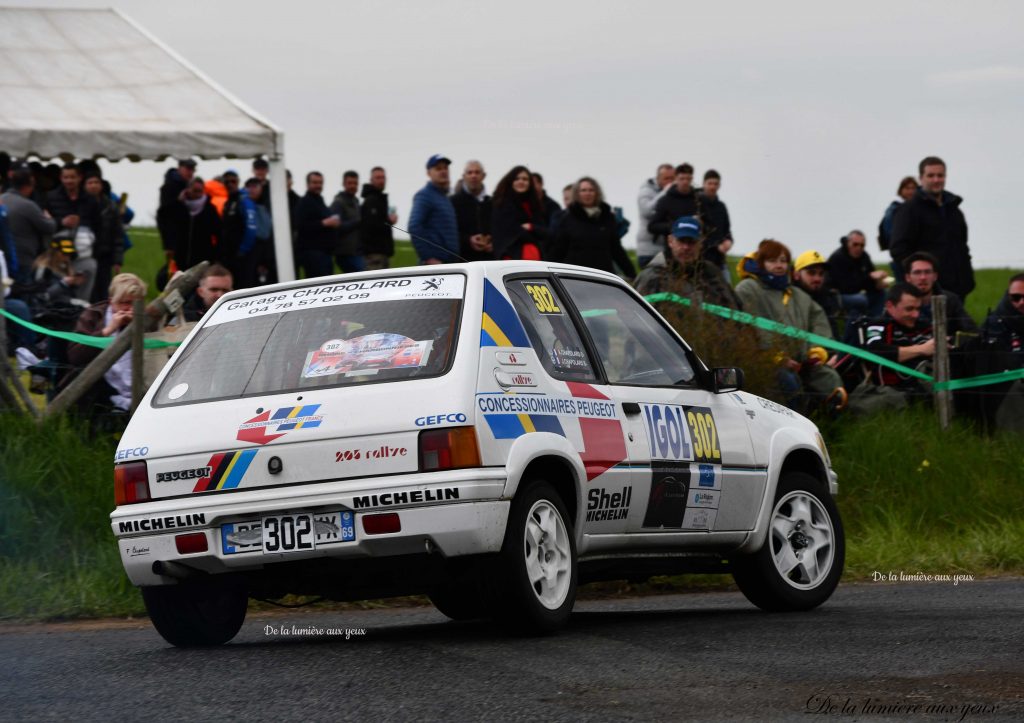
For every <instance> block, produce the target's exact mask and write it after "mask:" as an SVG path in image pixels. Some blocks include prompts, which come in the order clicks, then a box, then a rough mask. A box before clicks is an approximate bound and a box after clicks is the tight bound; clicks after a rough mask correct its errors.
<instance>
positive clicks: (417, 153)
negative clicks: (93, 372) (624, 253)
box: [13, 0, 1024, 267]
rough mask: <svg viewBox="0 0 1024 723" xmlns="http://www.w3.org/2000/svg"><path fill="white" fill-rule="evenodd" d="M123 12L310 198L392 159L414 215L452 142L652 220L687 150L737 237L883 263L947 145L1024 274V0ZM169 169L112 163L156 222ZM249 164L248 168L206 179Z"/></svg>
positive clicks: (461, 156) (155, 6)
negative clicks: (656, 191) (206, 88)
mask: <svg viewBox="0 0 1024 723" xmlns="http://www.w3.org/2000/svg"><path fill="white" fill-rule="evenodd" d="M13 4H17V5H20V6H36V5H38V6H41V7H54V6H70V7H91V6H96V5H98V4H101V3H97V2H92V3H90V2H61V1H60V0H44V1H43V2H39V3H33V2H26V0H18V2H16V3H13ZM103 4H105V3H103ZM114 4H115V5H116V6H117V7H118V8H119V9H120V10H122V11H123V12H125V13H126V14H128V15H129V16H130V17H132V18H133V19H135V20H136V21H137V22H139V23H140V24H141V25H143V26H144V27H145V28H147V29H148V30H149V31H150V32H151V33H153V34H154V35H155V36H156V37H158V38H160V39H161V40H162V41H164V42H165V43H166V44H168V45H170V46H171V47H173V48H174V49H175V50H177V51H178V52H179V53H180V54H181V55H182V56H184V57H185V58H186V59H188V60H189V61H190V62H191V63H192V64H193V65H195V66H196V67H198V68H199V69H200V70H202V71H203V72H205V73H206V74H207V75H209V76H210V77H212V78H213V79H215V80H216V81H217V82H218V83H220V84H221V85H223V86H224V87H225V88H227V89H228V90H230V91H231V92H232V93H234V94H235V95H236V96H238V97H239V98H240V99H242V100H243V101H244V102H246V103H247V104H248V105H250V106H251V107H253V108H255V109H256V110H258V111H259V112H261V113H262V114H263V115H265V116H266V117H268V118H269V119H271V120H272V121H273V122H275V123H276V124H277V125H278V126H280V127H281V128H283V129H284V131H285V134H286V136H285V137H286V154H287V163H288V166H289V167H290V168H291V169H292V171H293V172H294V173H295V175H296V179H297V181H298V183H297V189H296V190H298V191H299V192H300V193H302V192H303V190H304V189H303V188H302V180H301V179H302V177H303V176H304V174H305V172H306V171H308V170H312V169H314V168H315V169H317V170H321V171H323V172H324V173H325V175H326V177H327V192H328V193H329V194H331V195H333V193H334V192H335V191H336V190H338V187H339V186H340V183H341V173H342V171H344V170H346V169H349V168H352V169H354V170H357V171H358V172H359V173H360V176H361V177H362V179H365V175H366V174H367V172H368V171H369V169H370V167H371V166H373V165H377V164H380V165H383V166H384V167H385V168H386V169H387V170H388V175H389V191H390V193H391V202H392V204H394V205H396V206H397V207H398V210H399V213H400V216H401V218H400V221H399V226H402V225H403V222H404V221H406V220H408V215H409V206H410V203H411V199H412V195H413V193H415V191H416V190H417V189H418V188H419V187H420V186H421V185H422V184H423V183H424V182H425V180H426V177H425V170H424V164H425V161H426V159H427V157H428V156H430V155H431V154H432V153H435V152H440V153H444V154H446V155H448V156H449V157H450V158H452V159H453V161H454V162H455V170H456V171H461V164H462V163H463V162H464V161H466V160H467V159H469V158H479V159H480V160H481V161H482V162H483V163H484V166H485V167H486V169H487V172H488V179H487V181H488V186H489V187H491V188H493V186H494V185H495V184H496V183H497V181H498V179H499V178H500V177H501V176H502V175H503V174H504V173H505V172H506V171H507V170H508V169H509V168H511V167H512V166H513V165H515V164H517V163H525V164H527V165H528V166H529V167H530V168H531V169H533V170H536V171H539V172H541V173H543V174H544V176H545V179H546V181H547V186H548V191H549V193H550V194H551V195H552V196H554V197H555V198H556V199H560V193H559V190H560V189H561V187H562V186H563V185H565V184H566V183H569V182H571V181H574V180H576V179H577V178H578V177H579V176H581V175H591V176H594V177H595V178H597V179H598V181H600V182H601V183H602V185H603V186H604V188H605V193H606V196H607V198H608V200H609V201H610V202H611V203H612V204H613V205H620V206H623V207H624V209H625V211H626V215H627V217H629V218H631V219H633V220H634V222H635V219H636V192H637V189H638V187H639V185H640V183H641V182H642V181H643V180H644V179H645V178H647V177H649V176H651V175H652V174H653V172H654V169H655V167H656V166H657V165H658V164H659V163H661V162H669V163H673V164H677V163H681V162H683V161H688V162H690V163H692V164H693V165H694V166H695V167H696V169H697V173H698V175H699V174H703V172H704V171H705V170H706V169H708V168H715V169H717V170H718V171H720V172H721V174H722V177H723V185H722V192H721V193H722V198H723V199H724V200H725V201H726V203H727V204H728V206H729V211H730V214H731V216H732V222H733V231H734V235H735V238H736V240H737V250H739V251H746V250H749V249H752V248H753V247H754V246H756V244H757V242H758V241H759V240H761V239H762V238H764V237H768V236H771V237H775V238H777V239H779V240H781V241H783V242H784V243H786V244H788V245H789V246H790V247H791V248H792V250H793V251H794V253H800V252H801V251H804V250H806V249H809V248H816V249H818V250H820V251H822V252H823V253H825V254H828V253H830V252H831V251H832V250H833V249H834V248H835V246H836V245H837V244H838V239H839V237H840V236H841V235H843V234H844V233H845V232H847V231H849V230H850V229H852V228H855V227H859V228H863V229H864V230H865V231H866V232H867V236H868V239H869V244H870V245H869V249H873V250H875V256H876V260H882V259H883V258H884V257H885V255H884V254H882V253H880V252H877V243H876V241H875V237H876V234H877V231H876V229H877V226H878V222H879V220H880V218H881V215H882V212H883V211H884V209H885V207H886V206H887V205H888V203H889V202H890V200H891V199H892V198H893V197H894V193H895V190H896V186H897V183H898V181H899V179H900V178H901V177H902V176H904V175H908V174H910V175H916V173H917V162H918V161H919V160H920V159H921V158H922V157H924V156H926V155H931V154H935V155H939V156H942V157H943V158H944V159H945V160H946V162H947V164H948V183H947V188H948V190H951V191H952V192H954V193H957V194H959V195H962V196H963V197H964V199H965V200H964V203H963V206H962V208H963V210H964V212H965V214H966V216H967V221H968V225H969V227H970V243H971V248H972V252H973V255H974V258H975V263H976V265H979V266H995V265H1011V266H1017V267H1024V245H1022V244H1021V242H1020V240H1019V236H1020V231H1019V229H1018V227H1019V226H1020V225H1021V220H1022V214H1021V211H1020V208H1021V203H1020V191H1019V190H1018V189H1017V188H1016V187H1015V181H1014V180H1013V179H1014V178H1015V176H1014V171H1013V169H1014V168H1019V167H1020V166H1021V164H1022V161H1024V142H1022V137H1021V134H1022V132H1024V112H1022V111H1024V44H1022V42H1021V38H1022V29H1024V22H1022V20H1024V4H1021V3H1017V2H1010V1H1007V2H975V3H970V4H968V3H953V2H938V1H936V0H931V1H930V2H899V3H894V2H891V0H889V1H887V2H874V1H866V0H860V1H859V2H857V3H847V4H845V5H844V6H842V7H837V6H836V5H835V4H833V3H820V2H774V3H763V2H719V3H714V4H712V3H708V2H706V0H705V1H704V2H700V3H696V2H672V3H667V2H659V3H654V2H650V3H646V2H632V3H625V2H621V1H619V2H603V1H601V0H589V1H584V2H577V1H571V2H564V1H563V2H551V1H550V0H549V1H547V2H534V1H532V0H520V1H519V2H515V3H508V2H503V3H487V2H481V1H480V0H477V1H476V2H462V1H448V0H433V2H429V3H428V2H384V1H379V2H373V3H369V2H358V3H355V2H338V1H325V2H312V1H306V0H297V1H294V2H288V3H284V2H279V1H278V2H270V1H268V0H249V1H248V2H236V1H234V0H229V1H226V0H217V1H216V2H210V1H209V0H204V1H203V2H197V1H194V0H175V2H174V3H168V2H166V0H132V1H131V2H116V0H115V2H114ZM182 110H183V112H187V109H182ZM168 166H169V163H164V164H152V163H142V164H129V163H126V162H121V163H119V164H115V165H113V166H112V167H111V168H110V170H109V171H108V175H109V176H110V178H111V180H112V182H113V183H114V185H115V187H116V188H118V189H124V190H128V191H129V193H130V195H131V199H132V205H134V207H135V208H136V211H137V212H138V213H139V215H140V220H142V221H144V222H145V221H146V220H148V219H151V218H152V214H153V212H154V211H155V206H156V200H157V190H158V187H159V185H160V182H161V177H162V174H163V171H164V169H165V168H167V167H168ZM228 167H237V168H239V170H240V171H241V172H242V173H243V178H244V175H245V174H246V173H247V171H248V163H246V162H237V161H203V162H201V163H200V166H199V170H200V173H201V174H203V175H204V176H212V175H215V174H216V173H218V172H220V171H222V170H224V169H226V168H228ZM453 175H456V174H453ZM635 227H636V226H635V224H634V230H635ZM627 238H628V241H629V243H630V245H632V240H633V233H632V231H631V233H630V235H629V237H627Z"/></svg>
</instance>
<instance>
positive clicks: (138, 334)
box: [131, 299, 146, 414]
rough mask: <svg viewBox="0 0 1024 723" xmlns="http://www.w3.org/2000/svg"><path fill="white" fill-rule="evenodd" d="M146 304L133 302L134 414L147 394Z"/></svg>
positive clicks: (132, 409)
mask: <svg viewBox="0 0 1024 723" xmlns="http://www.w3.org/2000/svg"><path fill="white" fill-rule="evenodd" d="M145 315H146V314H145V302H144V301H143V300H142V299H136V300H135V301H133V302H132V326H131V334H132V408H131V412H132V414H134V413H135V410H136V409H138V408H139V402H141V401H142V397H143V396H145V394H146V380H145V379H144V378H143V371H142V367H143V353H144V351H145V348H144V344H145V341H146V330H145V327H144V324H145V318H144V317H145Z"/></svg>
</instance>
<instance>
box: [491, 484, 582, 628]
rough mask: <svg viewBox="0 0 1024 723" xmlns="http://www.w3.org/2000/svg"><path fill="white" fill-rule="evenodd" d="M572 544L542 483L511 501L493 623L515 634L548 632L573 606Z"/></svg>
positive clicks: (565, 520) (560, 508) (554, 498)
mask: <svg viewBox="0 0 1024 723" xmlns="http://www.w3.org/2000/svg"><path fill="white" fill-rule="evenodd" d="M577 567H578V566H577V561H576V541H575V538H574V536H573V533H572V525H571V523H570V522H569V515H568V513H567V512H566V509H565V504H564V503H563V502H562V499H561V497H559V496H558V493H557V492H555V490H554V488H553V487H552V486H551V485H550V484H548V483H547V482H545V481H543V480H534V481H532V482H530V483H528V484H527V485H526V486H525V487H524V488H523V489H521V490H520V492H519V494H517V495H516V498H515V499H514V500H513V501H512V508H511V511H510V513H509V521H508V526H507V528H506V530H505V541H504V543H503V545H502V549H501V554H500V556H499V565H498V576H497V580H496V582H497V585H496V591H497V593H498V594H497V596H496V598H495V600H494V604H495V607H496V609H497V613H498V614H497V616H496V617H497V619H498V622H500V623H502V624H505V625H507V626H509V627H511V628H512V629H514V630H516V631H517V632H522V633H527V634H543V633H550V632H554V631H555V630H557V629H559V628H560V627H562V626H563V625H565V623H566V622H567V621H568V619H569V615H570V614H571V613H572V608H573V605H574V604H575V602H576V584H577V579H578V569H577Z"/></svg>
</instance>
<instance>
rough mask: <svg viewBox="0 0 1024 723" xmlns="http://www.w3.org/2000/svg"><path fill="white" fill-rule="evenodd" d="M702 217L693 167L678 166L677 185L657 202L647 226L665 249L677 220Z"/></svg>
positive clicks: (686, 165)
mask: <svg viewBox="0 0 1024 723" xmlns="http://www.w3.org/2000/svg"><path fill="white" fill-rule="evenodd" d="M700 215H701V205H700V199H698V198H697V192H696V191H695V190H694V188H693V166H691V165H690V164H689V163H682V164H680V165H678V166H676V180H675V183H674V184H673V185H671V186H669V187H668V189H667V190H666V191H664V192H663V193H662V195H661V197H660V198H658V200H657V201H656V202H655V204H654V216H653V217H651V222H650V223H649V224H647V230H648V231H650V232H651V234H653V235H654V237H655V241H656V243H659V244H661V245H662V247H664V246H665V237H666V236H668V234H669V231H670V230H671V229H672V224H673V223H674V222H675V220H676V219H677V218H681V217H683V216H698V217H699V216H700Z"/></svg>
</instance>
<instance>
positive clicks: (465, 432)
mask: <svg viewBox="0 0 1024 723" xmlns="http://www.w3.org/2000/svg"><path fill="white" fill-rule="evenodd" d="M479 466H480V450H479V449H478V448H477V445H476V430H475V429H474V428H473V427H449V428H447V429H431V430H427V431H423V432H420V471H421V472H436V471H437V470H442V469H461V468H463V467H479Z"/></svg>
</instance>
